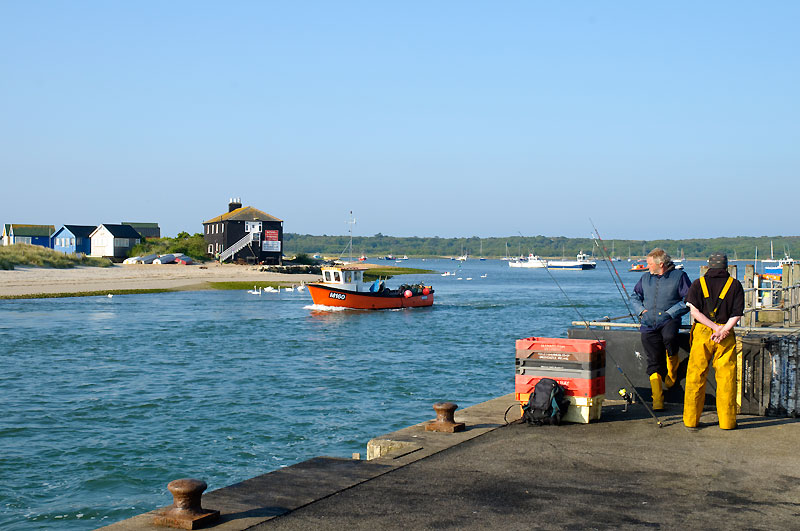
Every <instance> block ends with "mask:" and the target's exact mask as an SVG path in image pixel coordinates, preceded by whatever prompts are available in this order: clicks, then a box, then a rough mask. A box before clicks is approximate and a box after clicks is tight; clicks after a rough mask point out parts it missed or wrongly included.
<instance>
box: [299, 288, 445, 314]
mask: <svg viewBox="0 0 800 531" xmlns="http://www.w3.org/2000/svg"><path fill="white" fill-rule="evenodd" d="M306 287H307V288H308V292H309V293H310V294H311V299H312V300H313V301H314V304H318V305H320V306H334V307H338V308H353V309H356V310H394V309H398V308H418V307H423V306H431V305H433V292H431V293H429V294H428V295H412V296H411V297H404V296H403V295H402V293H398V294H396V295H394V294H392V295H383V294H378V293H370V292H362V291H350V290H344V289H337V288H334V287H331V286H325V285H323V284H307V285H306Z"/></svg>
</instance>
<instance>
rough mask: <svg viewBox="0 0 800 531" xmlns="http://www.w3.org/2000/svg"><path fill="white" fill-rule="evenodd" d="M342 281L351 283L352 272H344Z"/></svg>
mask: <svg viewBox="0 0 800 531" xmlns="http://www.w3.org/2000/svg"><path fill="white" fill-rule="evenodd" d="M344 281H345V282H352V281H353V272H352V271H345V272H344Z"/></svg>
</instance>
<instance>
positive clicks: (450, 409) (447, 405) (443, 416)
mask: <svg viewBox="0 0 800 531" xmlns="http://www.w3.org/2000/svg"><path fill="white" fill-rule="evenodd" d="M456 409H458V406H457V405H456V404H454V403H452V402H437V403H435V404H434V405H433V410H434V411H436V420H432V421H431V422H429V423H428V424H426V425H425V431H442V432H446V433H454V432H457V431H464V423H463V422H456V421H455V418H454V415H455V412H456Z"/></svg>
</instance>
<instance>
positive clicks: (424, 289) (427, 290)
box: [422, 286, 431, 295]
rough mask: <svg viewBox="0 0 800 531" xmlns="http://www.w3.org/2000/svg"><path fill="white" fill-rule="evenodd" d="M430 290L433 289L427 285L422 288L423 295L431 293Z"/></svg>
mask: <svg viewBox="0 0 800 531" xmlns="http://www.w3.org/2000/svg"><path fill="white" fill-rule="evenodd" d="M430 292H431V290H429V289H428V287H427V286H425V287H424V288H422V294H423V295H428V294H430Z"/></svg>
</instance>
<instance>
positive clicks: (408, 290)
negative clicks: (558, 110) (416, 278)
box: [403, 289, 413, 299]
mask: <svg viewBox="0 0 800 531" xmlns="http://www.w3.org/2000/svg"><path fill="white" fill-rule="evenodd" d="M412 295H413V293H411V290H410V289H407V290H405V291H404V292H403V296H404V297H405V298H406V299H409V298H411V296H412Z"/></svg>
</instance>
